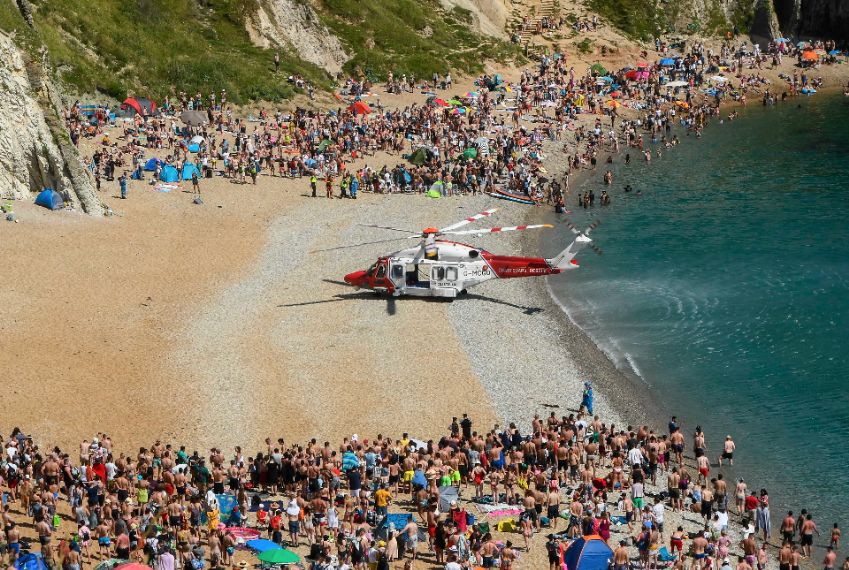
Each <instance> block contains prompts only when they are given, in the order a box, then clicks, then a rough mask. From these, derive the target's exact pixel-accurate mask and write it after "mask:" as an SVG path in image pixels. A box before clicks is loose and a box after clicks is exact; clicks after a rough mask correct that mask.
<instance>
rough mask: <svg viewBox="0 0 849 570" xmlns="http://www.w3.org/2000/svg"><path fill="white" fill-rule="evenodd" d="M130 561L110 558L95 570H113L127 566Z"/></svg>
mask: <svg viewBox="0 0 849 570" xmlns="http://www.w3.org/2000/svg"><path fill="white" fill-rule="evenodd" d="M129 563H130V561H129V560H126V559H122V558H110V559H109V560H104V561H103V562H101V563H100V564H98V565H97V566H95V567H94V570H113V569H114V568H117V567H118V566H126V565H127V564H129Z"/></svg>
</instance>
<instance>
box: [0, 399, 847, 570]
mask: <svg viewBox="0 0 849 570" xmlns="http://www.w3.org/2000/svg"><path fill="white" fill-rule="evenodd" d="M585 407H586V408H587V409H588V412H589V413H585V412H584V408H585ZM591 410H592V391H591V389H590V387H589V386H587V389H586V390H585V394H584V400H583V402H582V405H581V408H580V409H579V411H578V412H577V413H570V414H568V415H563V416H560V417H558V416H557V415H556V414H555V413H554V412H551V414H550V416H549V417H547V418H540V417H539V416H538V415H535V416H534V418H533V419H532V421H531V422H530V423H529V426H528V427H529V429H528V431H527V432H525V433H524V434H523V433H522V430H520V428H519V427H517V426H516V425H515V424H512V423H511V424H510V425H509V426H507V427H506V428H503V427H501V426H499V425H495V426H494V427H492V428H491V429H490V428H486V429H484V430H481V431H478V430H477V429H475V425H474V424H473V421H472V419H471V418H469V417H468V415H466V414H463V416H462V418H461V419H459V420H458V418H457V417H455V418H453V420H452V422H451V423H450V425H449V426H448V428H447V430H446V431H445V433H444V435H442V436H441V437H440V438H438V439H435V440H434V439H431V440H429V441H427V442H423V441H419V440H415V439H413V438H411V437H409V435H408V434H406V433H404V434H402V436H401V437H399V438H397V439H395V438H391V437H386V436H383V435H381V434H378V435H377V436H376V437H375V438H374V439H362V440H361V439H360V438H359V437H358V436H357V435H353V436H351V437H350V438H349V437H345V438H343V439H342V440H341V441H340V442H339V443H338V444H337V445H331V443H330V442H329V441H325V442H323V443H319V442H317V441H316V440H315V439H313V440H311V441H310V442H308V443H306V444H305V445H300V444H292V443H289V444H287V442H286V441H285V440H284V439H283V438H279V439H277V440H276V441H274V440H272V438H266V440H265V444H264V445H263V446H262V448H261V450H260V451H258V452H256V453H254V454H251V455H249V454H247V453H245V452H243V449H242V448H241V447H235V448H233V449H232V450H231V451H230V452H229V453H225V452H224V451H223V450H221V449H219V448H212V449H210V450H209V452H208V453H205V454H201V453H199V452H198V451H193V452H191V453H189V452H188V451H187V449H186V447H185V446H178V445H177V444H172V443H166V442H163V441H162V440H160V439H157V440H156V441H155V442H154V443H153V445H151V446H150V447H149V448H147V447H141V448H140V449H139V450H138V452H137V453H129V452H127V451H123V450H119V449H118V447H117V444H116V442H113V441H112V439H111V438H110V437H109V436H108V435H106V434H104V433H98V434H97V435H96V437H93V438H92V439H91V441H89V440H88V439H86V440H84V441H83V442H82V443H80V445H79V453H78V454H77V453H76V452H75V453H74V454H71V453H69V452H68V451H67V450H62V449H60V448H59V447H56V446H51V445H44V444H40V443H38V442H37V440H36V439H35V438H33V436H32V435H29V434H25V433H24V432H23V431H21V430H20V429H18V428H15V429H14V430H13V431H12V432H11V435H10V436H9V438H8V439H7V440H5V441H4V442H3V443H2V447H3V454H2V462H1V463H0V488H2V489H3V491H4V497H5V502H4V505H3V513H2V519H3V525H2V530H0V555H2V559H0V563H13V562H14V561H15V559H16V558H17V557H19V556H20V555H21V554H22V552H24V551H25V550H26V549H27V548H31V549H32V550H34V551H39V550H40V553H41V556H42V557H43V560H44V561H45V563H46V564H47V566H48V567H49V568H51V569H53V568H56V569H58V568H60V567H61V568H63V569H65V570H81V568H82V567H83V565H86V564H94V563H96V561H97V562H99V561H102V560H107V559H110V558H118V559H124V560H133V561H139V562H144V563H145V564H148V565H150V566H151V567H153V568H155V569H157V570H159V569H161V570H173V569H174V568H175V567H183V568H189V567H191V568H194V569H196V570H199V569H200V568H203V567H205V566H206V565H207V563H208V564H209V565H211V566H212V567H222V566H226V565H231V566H234V567H235V566H236V560H235V558H236V557H237V555H236V549H237V548H241V545H240V543H239V541H238V539H237V536H238V533H239V531H240V530H242V529H244V528H251V529H256V530H257V531H258V532H259V534H260V535H261V536H267V537H268V539H270V540H272V541H273V542H275V543H277V544H279V545H283V546H286V547H289V548H298V547H299V546H300V545H301V543H302V541H303V542H304V543H305V545H307V546H309V549H310V551H309V556H308V558H309V560H310V561H311V562H312V563H313V567H314V568H317V569H320V570H325V569H328V568H330V567H331V564H332V565H335V567H339V568H354V569H364V568H365V567H366V565H369V567H370V568H372V569H373V568H378V569H381V568H382V569H385V568H388V567H389V566H388V564H389V563H390V562H392V561H393V560H398V559H404V560H405V568H413V567H414V565H416V561H417V560H418V559H419V558H420V557H426V558H428V559H432V561H433V562H435V563H436V564H440V565H441V564H445V568H446V569H447V570H456V569H457V568H471V567H477V566H482V567H484V568H493V567H496V566H497V567H499V568H501V569H508V568H510V567H511V566H512V565H513V564H514V563H515V562H516V560H517V559H518V558H519V557H520V552H521V550H522V549H521V548H520V547H517V546H514V545H513V542H512V541H511V540H507V541H505V542H500V541H496V540H495V539H494V538H493V534H492V529H490V528H489V524H488V523H485V522H483V520H482V519H477V520H475V516H476V515H477V516H480V515H479V513H478V511H477V510H475V507H476V506H481V505H490V506H493V507H496V508H497V506H499V505H504V508H508V509H511V508H512V509H515V510H514V511H512V512H517V513H519V517H518V530H517V533H518V534H519V535H520V536H521V541H522V543H523V544H524V550H525V551H526V552H530V551H531V550H532V549H533V548H535V546H534V545H535V542H534V538H535V535H536V533H539V532H546V533H547V536H548V540H547V542H546V543H545V548H546V550H547V553H548V559H549V562H550V564H551V568H552V570H554V569H556V568H561V563H562V561H563V555H564V551H565V549H566V547H567V546H568V544H569V543H570V542H571V541H572V540H574V539H576V538H578V537H581V536H588V535H598V536H600V537H601V539H602V540H604V541H605V542H606V543H608V544H609V545H610V546H611V548H612V550H613V562H612V567H613V568H615V569H617V570H625V569H627V568H629V567H630V560H631V555H632V552H631V551H629V550H628V548H627V547H628V545H629V544H630V545H632V546H634V547H635V548H636V553H637V560H638V564H639V567H640V568H641V569H642V570H650V568H655V567H659V566H658V557H659V556H660V555H661V552H660V545H661V544H662V543H664V542H666V541H667V540H668V552H669V553H671V557H672V564H673V566H674V568H675V570H691V569H692V570H721V569H725V568H728V567H729V553H730V552H731V550H732V549H734V548H735V545H736V546H737V547H739V550H740V552H741V553H740V555H739V557H738V563H737V565H736V570H753V569H754V568H757V569H758V570H765V569H766V568H767V567H769V566H770V565H771V563H770V561H771V560H772V559H775V558H777V560H778V562H779V565H780V566H779V567H780V568H781V569H782V570H786V568H791V569H792V568H794V567H798V566H799V560H800V559H802V558H806V557H811V556H812V552H811V545H812V544H813V534H814V533H816V534H817V535H819V534H820V529H819V528H818V527H817V525H816V523H815V522H814V520H813V517H812V514H810V513H807V512H806V511H804V510H803V511H802V512H801V514H800V516H799V517H798V518H794V516H793V513H792V512H790V513H788V515H787V517H786V518H784V519H783V521H782V524H781V529H780V532H781V535H780V537H781V547H780V550H779V551H778V553H777V554H775V555H770V554H768V550H769V547H770V545H771V544H772V543H770V542H769V541H770V540H771V539H772V538H773V533H772V531H771V526H770V497H769V495H768V493H767V492H766V490H765V489H761V490H760V491H759V492H756V491H753V490H752V491H750V490H749V488H748V487H747V483H746V482H745V481H744V480H743V479H742V478H740V479H738V481H737V482H736V484H735V485H734V487H733V489H732V488H730V487H729V486H728V484H727V483H726V481H725V480H724V478H723V474H722V473H721V468H722V462H723V461H727V462H728V463H730V464H731V463H733V461H734V452H735V449H736V444H735V442H734V441H733V440H732V439H731V436H728V437H727V438H726V440H725V442H724V443H723V445H722V450H721V451H720V452H719V456H718V457H717V465H716V466H714V465H712V464H711V462H710V461H709V460H708V453H709V450H708V448H707V444H706V436H705V433H704V432H703V431H702V429H701V428H700V427H696V428H695V430H694V432H693V435H692V440H691V444H690V445H688V442H687V438H686V437H685V436H684V434H683V431H682V424H681V423H680V422H679V421H678V419H677V418H675V417H673V418H672V419H671V421H670V422H669V425H668V433H663V434H661V433H658V432H656V431H655V430H653V429H650V428H649V427H648V426H643V425H639V426H627V427H626V428H621V427H617V426H615V425H613V424H611V425H606V424H605V423H603V422H602V421H601V420H600V418H599V417H598V416H597V415H595V416H593V415H591V414H592V413H591ZM685 450H686V451H689V452H692V456H691V457H692V461H690V460H686V461H685ZM717 468H718V469H719V470H720V471H719V472H717ZM691 470H692V471H691ZM449 491H451V493H449ZM445 494H448V495H449V496H450V497H451V498H452V500H451V502H450V507H448V508H445V506H444V503H441V500H440V499H441V496H442V495H445ZM228 496H230V497H232V498H233V499H234V503H235V505H234V506H233V507H232V510H231V512H229V514H226V518H225V513H223V512H222V501H223V499H224V498H226V497H228ZM455 496H458V497H459V500H458V499H457V498H453V497H455ZM63 503H66V504H67V507H66V508H64V509H62V511H63V512H67V513H69V515H66V516H68V518H70V519H71V520H72V521H73V523H72V527H71V529H70V530H68V525H69V523H68V522H63V517H62V516H60V506H62V504H63ZM390 507H391V508H392V509H393V510H395V511H401V512H403V513H408V515H407V517H406V523H405V524H404V526H401V525H398V526H397V527H396V526H395V525H394V524H390V525H389V527H388V529H385V531H386V534H385V536H384V537H383V539H380V538H378V536H377V535H378V531H379V530H382V529H381V526H382V522H383V519H384V517H385V516H386V515H387V513H388V512H389V509H390ZM735 511H736V513H735ZM684 512H686V513H689V514H691V515H696V519H695V520H696V521H697V525H698V529H697V530H696V531H695V532H685V529H684V526H682V525H680V524H679V525H678V526H677V527H676V528H672V527H671V526H670V525H668V524H667V526H668V527H669V528H665V527H664V522H665V521H668V519H669V518H670V517H671V516H672V515H673V513H675V514H677V513H684ZM733 514H736V517H737V519H738V520H739V521H740V526H739V531H738V530H736V529H735V530H732V528H731V527H730V526H729V525H730V522H731V521H730V519H731V517H732V516H733ZM620 517H622V518H621V519H620ZM561 519H563V521H562V526H561ZM678 520H681V521H683V520H685V519H683V518H680V519H678ZM28 521H31V523H30V522H28ZM30 526H32V528H34V532H35V534H36V535H37V537H38V541H39V546H40V549H39V548H38V547H34V546H30V545H29V540H25V537H24V536H23V534H22V532H21V528H22V527H30ZM617 526H621V527H622V528H621V529H620V530H616V528H615V527H617ZM419 527H421V529H420V528H419ZM625 528H627V531H625ZM543 529H545V530H543ZM612 533H620V534H621V535H622V536H621V539H619V540H618V541H617V540H615V539H614V540H611V534H612ZM738 533H739V536H738ZM796 533H799V542H798V544H797V543H796V541H795V539H796ZM759 539H760V541H761V544H760V545H758V544H757V541H758V540H759ZM839 539H840V531H839V529H838V525H837V524H836V523H835V524H834V528H833V530H832V533H831V540H830V544H829V546H828V554H827V556H826V558H825V566H826V568H827V569H828V568H833V566H834V562H835V554H834V550H835V549H837V548H838V547H839ZM419 540H422V541H426V547H427V552H426V551H425V550H424V547H425V544H422V545H420V544H419ZM517 542H519V541H518V540H517ZM204 545H205V547H204ZM420 546H421V548H420ZM207 549H208V551H207ZM7 555H8V558H7ZM787 565H789V566H787ZM848 565H849V559H847V563H846V564H844V565H843V568H844V569H845V568H847V567H849V566H848ZM241 567H245V565H244V564H243V565H242V566H241ZM570 570H573V569H570Z"/></svg>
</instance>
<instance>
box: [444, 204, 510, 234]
mask: <svg viewBox="0 0 849 570" xmlns="http://www.w3.org/2000/svg"><path fill="white" fill-rule="evenodd" d="M498 210H499V209H498V208H493V209H491V210H487V211H486V212H481V213H480V214H475V215H474V216H472V217H471V218H466V219H465V220H463V221H462V222H457V223H456V224H453V225H451V226H448V227H447V228H442V229H441V230H439V233H443V232H449V231H451V230H456V229H457V228H462V227H463V226H465V225H467V224H471V223H472V222H476V221H478V220H480V219H481V218H485V217H487V216H491V215H492V214H494V213H495V212H497V211H498Z"/></svg>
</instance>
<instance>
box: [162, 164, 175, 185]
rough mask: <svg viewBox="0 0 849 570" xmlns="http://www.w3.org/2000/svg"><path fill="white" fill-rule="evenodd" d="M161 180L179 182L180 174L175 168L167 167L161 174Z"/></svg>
mask: <svg viewBox="0 0 849 570" xmlns="http://www.w3.org/2000/svg"><path fill="white" fill-rule="evenodd" d="M159 179H160V180H162V181H163V182H177V181H178V180H180V173H179V172H177V169H176V168H174V167H173V166H166V167H164V168H163V169H162V172H160V173H159Z"/></svg>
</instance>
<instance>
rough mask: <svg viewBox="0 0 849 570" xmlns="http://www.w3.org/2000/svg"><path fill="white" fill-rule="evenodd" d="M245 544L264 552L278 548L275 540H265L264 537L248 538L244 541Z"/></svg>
mask: <svg viewBox="0 0 849 570" xmlns="http://www.w3.org/2000/svg"><path fill="white" fill-rule="evenodd" d="M245 546H247V547H248V548H250V549H251V550H255V551H257V552H265V551H267V550H275V549H277V548H280V545H279V544H277V543H276V542H271V541H270V540H265V539H264V538H257V539H255V540H249V541H247V542H246V543H245Z"/></svg>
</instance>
